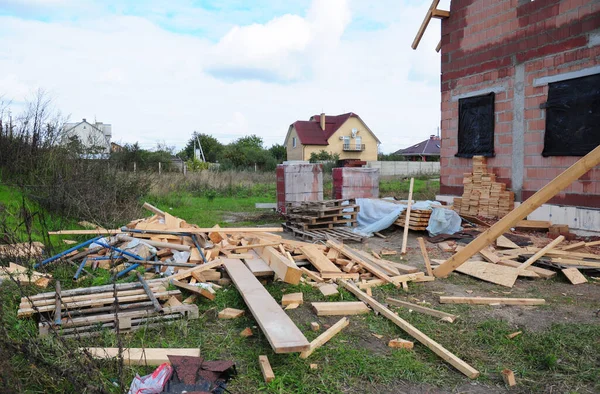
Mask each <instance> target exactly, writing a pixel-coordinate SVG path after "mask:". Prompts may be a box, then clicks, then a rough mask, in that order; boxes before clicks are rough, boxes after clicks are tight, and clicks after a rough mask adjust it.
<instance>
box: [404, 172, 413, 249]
mask: <svg viewBox="0 0 600 394" xmlns="http://www.w3.org/2000/svg"><path fill="white" fill-rule="evenodd" d="M414 185H415V178H410V187H409V189H408V205H407V206H406V220H405V221H404V234H403V235H402V251H401V252H400V253H402V254H406V246H407V245H406V244H407V243H408V226H410V207H411V206H412V195H413V187H414Z"/></svg>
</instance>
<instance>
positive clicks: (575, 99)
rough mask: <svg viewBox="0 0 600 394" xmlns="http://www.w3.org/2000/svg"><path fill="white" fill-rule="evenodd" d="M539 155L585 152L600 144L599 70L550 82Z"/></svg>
mask: <svg viewBox="0 0 600 394" xmlns="http://www.w3.org/2000/svg"><path fill="white" fill-rule="evenodd" d="M542 107H543V108H546V133H545V135H544V151H543V152H542V156H585V155H586V154H588V153H589V152H590V151H591V150H593V149H594V148H595V147H597V146H598V145H600V74H594V75H590V76H588V77H582V78H576V79H569V80H567V81H560V82H554V83H551V84H550V85H549V89H548V101H547V102H546V104H542Z"/></svg>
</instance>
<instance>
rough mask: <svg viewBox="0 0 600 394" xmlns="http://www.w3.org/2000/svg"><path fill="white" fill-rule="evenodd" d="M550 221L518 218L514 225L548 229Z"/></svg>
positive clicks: (523, 227) (529, 228)
mask: <svg viewBox="0 0 600 394" xmlns="http://www.w3.org/2000/svg"><path fill="white" fill-rule="evenodd" d="M550 226H552V222H550V221H548V220H519V221H518V222H517V223H516V224H515V225H514V227H515V228H519V229H526V230H548V229H549V228H550Z"/></svg>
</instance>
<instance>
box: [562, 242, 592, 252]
mask: <svg viewBox="0 0 600 394" xmlns="http://www.w3.org/2000/svg"><path fill="white" fill-rule="evenodd" d="M585 246H586V245H585V242H584V241H581V242H577V243H574V244H571V245H567V246H563V247H562V248H561V250H565V251H567V250H576V249H580V248H583V247H585Z"/></svg>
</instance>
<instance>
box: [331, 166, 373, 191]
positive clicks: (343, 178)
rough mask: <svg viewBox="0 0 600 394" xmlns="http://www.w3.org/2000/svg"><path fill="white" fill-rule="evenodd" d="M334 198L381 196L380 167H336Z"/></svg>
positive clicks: (334, 170)
mask: <svg viewBox="0 0 600 394" xmlns="http://www.w3.org/2000/svg"><path fill="white" fill-rule="evenodd" d="M332 177H333V198H336V199H344V198H345V199H348V198H379V169H378V168H354V167H341V168H334V169H333V173H332Z"/></svg>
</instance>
